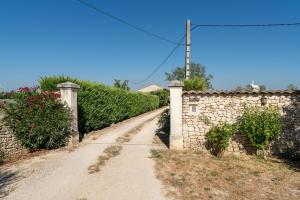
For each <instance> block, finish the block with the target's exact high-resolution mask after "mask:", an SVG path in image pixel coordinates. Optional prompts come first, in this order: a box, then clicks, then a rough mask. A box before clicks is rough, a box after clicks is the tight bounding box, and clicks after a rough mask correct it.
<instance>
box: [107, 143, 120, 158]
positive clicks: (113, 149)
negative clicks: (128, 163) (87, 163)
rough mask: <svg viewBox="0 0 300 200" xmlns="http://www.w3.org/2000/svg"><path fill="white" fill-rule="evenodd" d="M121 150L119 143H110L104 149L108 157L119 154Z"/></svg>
mask: <svg viewBox="0 0 300 200" xmlns="http://www.w3.org/2000/svg"><path fill="white" fill-rule="evenodd" d="M121 150H122V146H121V145H112V146H110V147H108V148H106V149H105V150H104V153H105V154H106V155H107V156H108V158H112V157H115V156H117V155H119V154H120V152H121Z"/></svg>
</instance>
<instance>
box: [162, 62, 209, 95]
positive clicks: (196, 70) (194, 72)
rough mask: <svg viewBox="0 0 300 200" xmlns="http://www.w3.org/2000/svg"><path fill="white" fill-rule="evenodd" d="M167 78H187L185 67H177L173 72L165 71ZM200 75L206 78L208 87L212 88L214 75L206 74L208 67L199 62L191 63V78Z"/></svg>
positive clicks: (168, 79)
mask: <svg viewBox="0 0 300 200" xmlns="http://www.w3.org/2000/svg"><path fill="white" fill-rule="evenodd" d="M165 75H166V80H167V81H172V80H180V81H183V80H184V79H185V67H176V69H175V70H173V71H172V72H170V73H168V72H166V73H165ZM196 77H200V78H201V79H203V80H204V82H205V85H206V88H207V89H211V88H212V83H211V81H212V78H213V76H212V75H211V74H208V75H207V74H206V68H205V66H203V65H201V64H198V63H191V65H190V78H191V79H193V78H196Z"/></svg>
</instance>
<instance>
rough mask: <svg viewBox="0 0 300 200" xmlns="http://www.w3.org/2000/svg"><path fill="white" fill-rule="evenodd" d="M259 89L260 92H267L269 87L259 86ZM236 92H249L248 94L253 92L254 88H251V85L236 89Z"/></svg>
mask: <svg viewBox="0 0 300 200" xmlns="http://www.w3.org/2000/svg"><path fill="white" fill-rule="evenodd" d="M259 89H260V91H266V90H267V86H265V85H260V86H259ZM235 91H239V92H240V91H248V92H251V91H252V87H251V85H246V87H245V88H243V87H242V86H238V87H237V88H236V89H235Z"/></svg>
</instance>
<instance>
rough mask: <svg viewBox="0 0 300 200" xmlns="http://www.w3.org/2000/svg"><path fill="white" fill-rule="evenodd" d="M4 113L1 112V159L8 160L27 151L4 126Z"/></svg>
mask: <svg viewBox="0 0 300 200" xmlns="http://www.w3.org/2000/svg"><path fill="white" fill-rule="evenodd" d="M3 118H4V113H3V112H1V111H0V158H8V157H12V156H16V155H19V154H21V153H22V152H23V151H26V150H25V148H23V147H22V146H21V145H20V144H19V142H18V141H17V140H16V138H15V136H14V134H13V132H12V131H11V130H10V129H9V128H8V127H7V126H5V124H4V121H3Z"/></svg>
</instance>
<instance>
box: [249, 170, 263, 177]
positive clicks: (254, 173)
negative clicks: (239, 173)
mask: <svg viewBox="0 0 300 200" xmlns="http://www.w3.org/2000/svg"><path fill="white" fill-rule="evenodd" d="M250 174H252V175H254V176H260V174H261V172H260V171H252V172H250Z"/></svg>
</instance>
